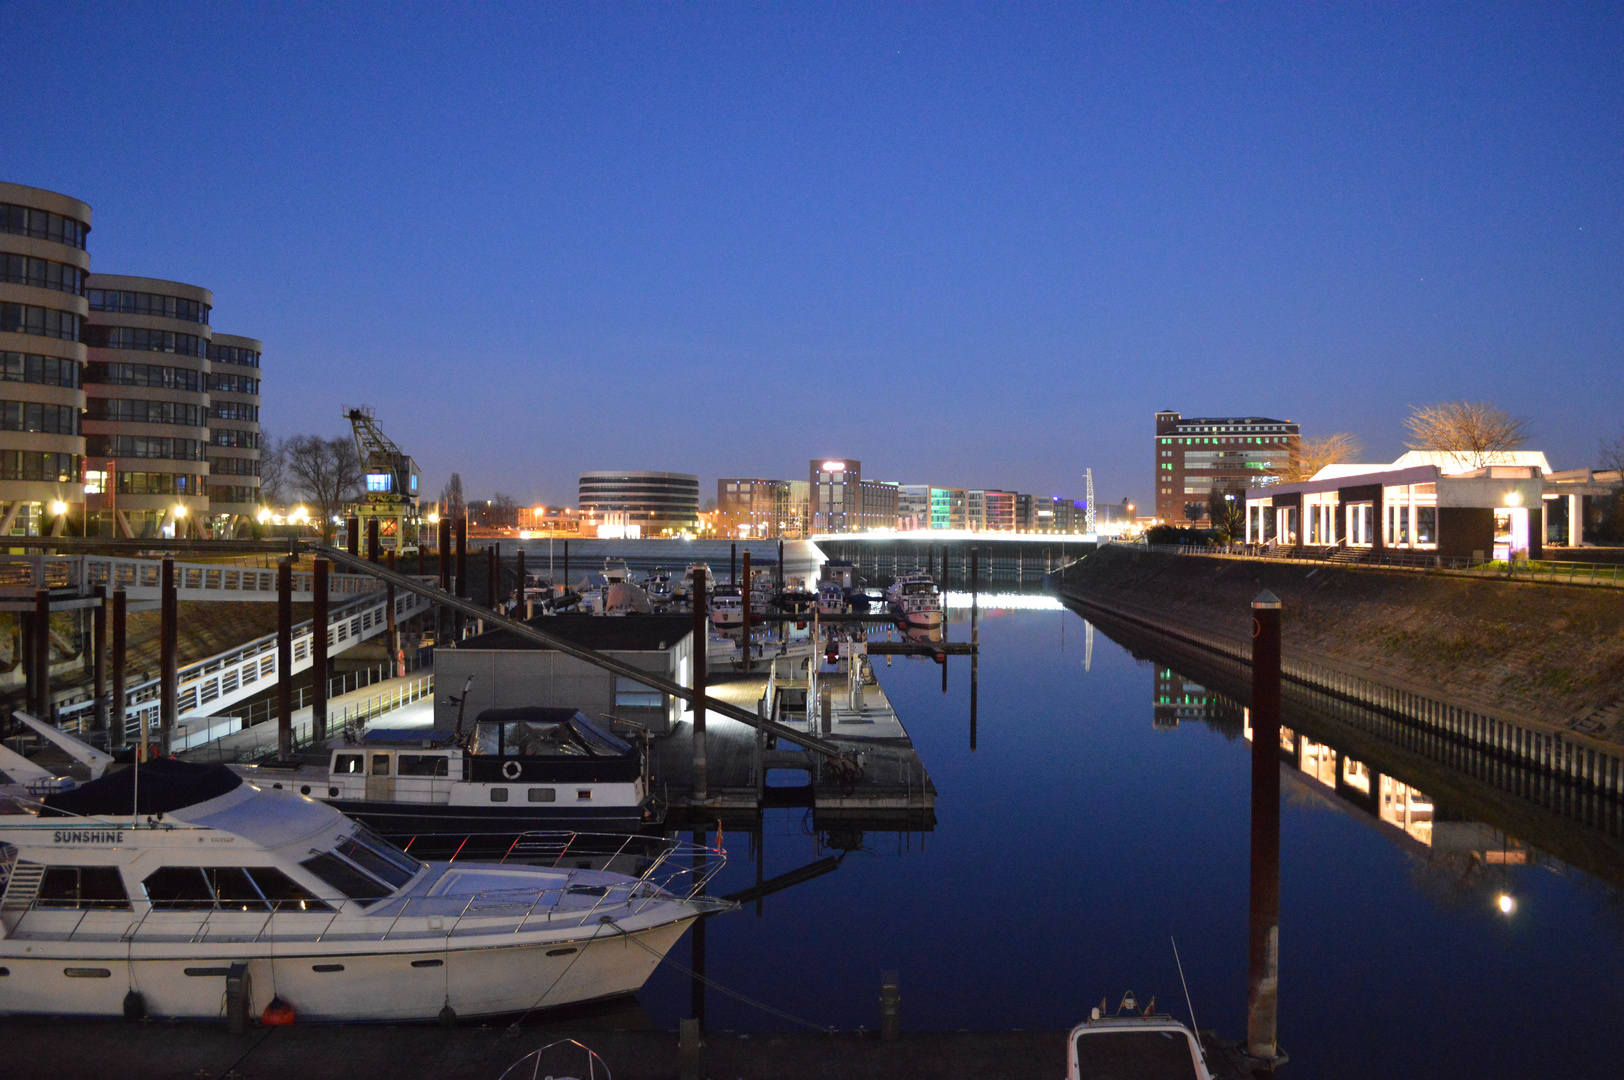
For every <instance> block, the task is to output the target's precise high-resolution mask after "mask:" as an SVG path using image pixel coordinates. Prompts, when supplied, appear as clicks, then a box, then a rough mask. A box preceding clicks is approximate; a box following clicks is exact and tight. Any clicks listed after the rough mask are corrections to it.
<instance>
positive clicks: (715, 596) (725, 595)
mask: <svg viewBox="0 0 1624 1080" xmlns="http://www.w3.org/2000/svg"><path fill="white" fill-rule="evenodd" d="M710 620H711V625H712V626H714V627H716V628H717V629H718V630H733V629H736V628H738V627H740V626H743V625H744V597H743V596H741V595H739V590H738V589H736V588H735V587H733V586H732V585H723V586H722V587H720V588H719V589H717V590H716V591H715V592H714V593H712V594H711V598H710Z"/></svg>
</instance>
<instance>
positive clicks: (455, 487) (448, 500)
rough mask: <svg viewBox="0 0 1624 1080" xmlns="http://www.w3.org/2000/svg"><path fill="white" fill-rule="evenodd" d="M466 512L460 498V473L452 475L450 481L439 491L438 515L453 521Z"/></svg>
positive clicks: (462, 500)
mask: <svg viewBox="0 0 1624 1080" xmlns="http://www.w3.org/2000/svg"><path fill="white" fill-rule="evenodd" d="M467 510H468V504H467V502H466V501H464V499H463V496H462V473H452V474H451V479H449V480H447V481H446V482H445V487H443V488H441V489H440V513H441V514H443V515H445V516H446V517H448V518H450V519H451V520H453V521H455V520H456V519H457V518H460V517H462V515H463V514H465V513H466V512H467Z"/></svg>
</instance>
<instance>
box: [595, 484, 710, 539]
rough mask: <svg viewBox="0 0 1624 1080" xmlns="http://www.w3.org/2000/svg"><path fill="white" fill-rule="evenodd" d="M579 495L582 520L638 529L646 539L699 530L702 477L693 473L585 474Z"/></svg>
mask: <svg viewBox="0 0 1624 1080" xmlns="http://www.w3.org/2000/svg"><path fill="white" fill-rule="evenodd" d="M578 492H579V498H578V500H577V501H578V503H579V505H580V508H581V516H582V517H584V518H589V519H595V520H599V521H608V520H612V521H615V522H616V523H618V524H623V526H625V527H631V526H636V527H637V528H638V529H639V531H640V535H642V536H644V537H654V536H672V535H676V534H678V533H682V532H693V531H695V530H697V529H698V528H699V477H698V476H696V475H694V474H693V473H670V472H635V471H630V470H614V469H610V470H602V471H597V472H586V473H582V474H581V481H580V486H579V489H578ZM611 515H613V516H611Z"/></svg>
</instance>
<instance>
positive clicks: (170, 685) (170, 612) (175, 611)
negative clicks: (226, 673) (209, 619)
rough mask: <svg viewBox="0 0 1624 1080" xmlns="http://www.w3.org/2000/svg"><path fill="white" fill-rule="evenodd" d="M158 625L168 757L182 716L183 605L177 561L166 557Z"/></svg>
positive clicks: (162, 739) (161, 739) (162, 729)
mask: <svg viewBox="0 0 1624 1080" xmlns="http://www.w3.org/2000/svg"><path fill="white" fill-rule="evenodd" d="M159 582H160V590H159V597H158V607H159V610H160V613H161V615H162V618H161V619H160V620H159V627H158V649H159V668H160V678H161V679H162V682H161V683H160V684H159V690H160V693H159V699H158V700H159V708H158V752H159V753H160V754H162V755H163V756H164V757H168V756H169V753H170V751H171V749H173V744H174V739H175V724H176V722H177V720H178V719H179V715H180V686H179V682H180V607H179V605H178V604H177V603H176V602H175V560H174V559H173V558H172V557H171V556H168V555H166V556H164V561H163V569H162V573H161V577H160V578H159Z"/></svg>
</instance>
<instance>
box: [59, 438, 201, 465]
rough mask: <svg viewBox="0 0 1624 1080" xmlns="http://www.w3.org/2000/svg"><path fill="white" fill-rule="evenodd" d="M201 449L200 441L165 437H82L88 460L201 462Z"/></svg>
mask: <svg viewBox="0 0 1624 1080" xmlns="http://www.w3.org/2000/svg"><path fill="white" fill-rule="evenodd" d="M204 445H205V444H204V443H203V442H202V440H200V439H171V438H169V437H168V436H164V435H87V436H85V453H86V454H88V455H90V456H91V457H115V458H162V459H164V460H166V461H202V460H204V458H203V447H204Z"/></svg>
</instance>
